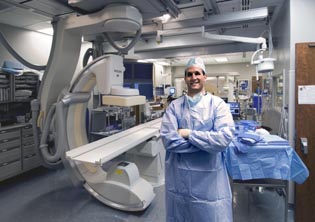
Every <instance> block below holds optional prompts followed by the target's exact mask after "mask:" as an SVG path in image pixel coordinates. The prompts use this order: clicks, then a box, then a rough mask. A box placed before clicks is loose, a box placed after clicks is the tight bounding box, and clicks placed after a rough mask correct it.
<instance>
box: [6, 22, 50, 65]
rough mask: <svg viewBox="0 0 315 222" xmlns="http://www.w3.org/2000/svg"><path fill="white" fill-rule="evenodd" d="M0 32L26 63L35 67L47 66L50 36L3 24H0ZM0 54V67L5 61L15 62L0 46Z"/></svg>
mask: <svg viewBox="0 0 315 222" xmlns="http://www.w3.org/2000/svg"><path fill="white" fill-rule="evenodd" d="M0 31H1V32H2V33H3V35H4V36H5V38H6V39H7V41H8V42H9V43H10V45H11V46H12V47H13V48H14V49H15V51H16V52H17V53H19V55H20V56H22V57H23V58H24V59H25V60H26V61H28V62H30V63H32V64H35V65H46V64H47V61H48V58H49V53H50V48H51V43H52V36H50V35H46V34H43V33H39V32H34V31H29V30H26V29H22V28H15V27H13V26H9V25H4V24H0ZM0 52H1V53H0V66H2V64H3V61H5V60H11V61H12V60H13V61H16V60H15V59H14V58H13V56H12V55H11V54H10V53H9V52H8V51H7V50H6V48H5V47H4V46H3V45H2V44H0Z"/></svg>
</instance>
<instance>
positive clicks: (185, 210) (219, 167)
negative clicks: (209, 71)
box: [160, 58, 234, 222]
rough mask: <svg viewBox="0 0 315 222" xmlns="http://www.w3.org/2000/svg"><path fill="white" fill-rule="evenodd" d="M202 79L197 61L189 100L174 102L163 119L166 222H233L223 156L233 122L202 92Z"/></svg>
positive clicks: (191, 65) (189, 76)
mask: <svg viewBox="0 0 315 222" xmlns="http://www.w3.org/2000/svg"><path fill="white" fill-rule="evenodd" d="M205 73H206V69H205V65H204V63H203V60H202V59H201V58H192V59H190V60H189V61H188V63H187V66H186V70H185V82H186V84H187V89H188V92H187V95H184V96H182V97H180V98H178V99H177V100H174V101H173V102H172V103H171V104H170V105H169V107H168V108H167V109H166V111H165V114H164V116H163V120H162V125H161V130H160V133H161V137H162V140H163V143H164V146H165V149H166V158H165V190H166V217H167V219H166V221H167V222H230V221H232V220H233V218H232V194H231V188H230V184H229V179H228V174H227V171H226V167H225V165H224V159H223V152H224V151H225V149H226V148H227V147H228V145H229V143H230V142H231V140H232V137H233V132H234V122H233V118H232V115H231V113H230V110H229V108H228V106H227V105H226V103H225V102H224V101H223V100H222V99H221V98H219V97H216V96H213V95H211V94H210V93H207V92H206V91H205V83H206V79H207V76H206V74H205Z"/></svg>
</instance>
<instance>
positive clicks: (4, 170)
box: [0, 161, 22, 180]
mask: <svg viewBox="0 0 315 222" xmlns="http://www.w3.org/2000/svg"><path fill="white" fill-rule="evenodd" d="M21 170H22V164H21V161H16V162H12V163H10V164H8V165H5V166H0V180H4V179H7V178H9V177H12V176H15V175H17V174H19V173H21Z"/></svg>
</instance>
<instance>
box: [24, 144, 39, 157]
mask: <svg viewBox="0 0 315 222" xmlns="http://www.w3.org/2000/svg"><path fill="white" fill-rule="evenodd" d="M33 154H36V150H35V145H34V144H32V145H28V146H23V156H24V157H26V156H30V155H33Z"/></svg>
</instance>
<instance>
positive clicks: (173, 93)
mask: <svg viewBox="0 0 315 222" xmlns="http://www.w3.org/2000/svg"><path fill="white" fill-rule="evenodd" d="M175 93H176V89H175V87H170V89H169V95H170V96H173V95H175Z"/></svg>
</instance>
